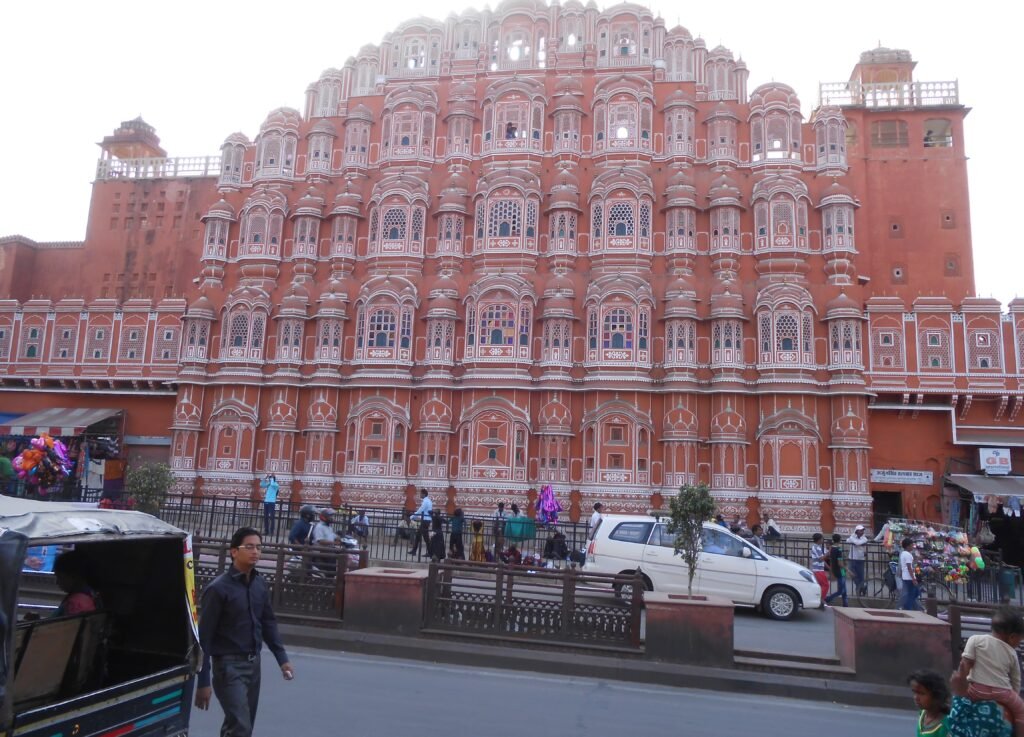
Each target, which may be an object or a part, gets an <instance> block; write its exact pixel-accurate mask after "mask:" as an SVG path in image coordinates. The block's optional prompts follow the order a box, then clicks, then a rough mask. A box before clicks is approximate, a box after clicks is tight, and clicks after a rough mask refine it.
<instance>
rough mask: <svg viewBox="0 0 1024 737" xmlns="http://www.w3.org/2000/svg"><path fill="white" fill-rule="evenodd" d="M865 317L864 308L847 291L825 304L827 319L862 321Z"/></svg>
mask: <svg viewBox="0 0 1024 737" xmlns="http://www.w3.org/2000/svg"><path fill="white" fill-rule="evenodd" d="M862 316H863V308H862V307H861V305H860V304H859V303H858V302H857V301H856V300H855V299H852V298H851V297H850V296H849V295H848V294H846V292H845V291H843V292H840V293H839V294H838V295H837V296H836V297H833V298H832V299H830V300H829V301H828V302H826V303H825V319H826V320H836V319H839V318H843V317H846V318H851V317H852V318H854V319H860V318H861V317H862Z"/></svg>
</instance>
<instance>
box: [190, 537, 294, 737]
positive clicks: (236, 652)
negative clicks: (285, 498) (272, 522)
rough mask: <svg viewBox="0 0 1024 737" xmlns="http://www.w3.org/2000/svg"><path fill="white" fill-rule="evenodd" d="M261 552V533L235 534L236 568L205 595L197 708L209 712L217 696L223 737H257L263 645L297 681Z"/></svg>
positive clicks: (286, 675)
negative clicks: (262, 571)
mask: <svg viewBox="0 0 1024 737" xmlns="http://www.w3.org/2000/svg"><path fill="white" fill-rule="evenodd" d="M262 549H263V541H262V539H261V538H260V533H259V532H258V531H257V530H255V529H253V528H252V527H243V528H241V529H239V530H238V531H236V532H235V534H234V535H232V536H231V550H230V552H231V567H230V568H229V569H228V570H227V571H226V572H225V573H222V574H221V575H219V576H217V578H215V579H214V580H213V581H211V582H210V585H209V586H207V587H206V589H205V590H204V591H203V598H202V604H201V607H200V616H199V644H200V645H201V646H202V648H203V669H202V670H201V671H200V672H199V687H198V688H197V689H196V706H197V707H198V708H200V709H208V708H210V694H211V690H212V691H213V692H214V693H216V694H217V700H218V701H220V705H221V708H223V709H224V725H223V726H222V727H221V731H220V734H221V737H250V735H252V728H253V724H254V723H255V721H256V706H257V704H258V703H259V697H260V650H262V649H263V643H264V642H265V643H267V647H268V648H270V652H272V653H273V654H274V657H275V658H277V662H278V665H280V666H281V674H282V675H283V676H284V679H285V680H286V681H290V680H291V679H292V678H294V677H295V671H294V670H293V668H292V664H291V663H289V662H288V653H286V652H285V649H284V644H283V643H282V642H281V636H280V634H278V631H277V619H276V618H275V617H274V612H273V610H272V609H271V608H270V592H269V590H268V589H267V584H266V582H265V581H264V580H263V577H262V576H260V574H259V573H258V572H257V571H256V563H258V562H259V559H260V553H261V551H262ZM211 660H212V663H211ZM211 678H212V681H213V688H212V689H211V688H210V681H211Z"/></svg>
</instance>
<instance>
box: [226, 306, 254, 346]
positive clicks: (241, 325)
mask: <svg viewBox="0 0 1024 737" xmlns="http://www.w3.org/2000/svg"><path fill="white" fill-rule="evenodd" d="M228 335H229V338H228V345H230V346H231V347H232V348H243V347H245V344H246V342H247V341H248V339H249V315H248V313H245V312H237V313H235V315H234V316H233V317H232V318H231V328H230V332H229V333H228Z"/></svg>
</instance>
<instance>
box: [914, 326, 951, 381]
mask: <svg viewBox="0 0 1024 737" xmlns="http://www.w3.org/2000/svg"><path fill="white" fill-rule="evenodd" d="M949 349H950V339H949V331H948V330H935V329H924V330H922V331H921V333H920V337H919V338H918V355H919V356H920V364H921V369H943V370H947V371H948V370H949V368H950V366H951V365H952V361H951V358H950V350H949Z"/></svg>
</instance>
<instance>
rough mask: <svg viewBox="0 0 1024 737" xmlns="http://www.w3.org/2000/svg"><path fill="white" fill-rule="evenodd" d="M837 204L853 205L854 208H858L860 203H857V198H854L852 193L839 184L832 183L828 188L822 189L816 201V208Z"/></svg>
mask: <svg viewBox="0 0 1024 737" xmlns="http://www.w3.org/2000/svg"><path fill="white" fill-rule="evenodd" d="M837 204H845V205H854V206H855V207H859V206H860V203H859V202H858V201H857V198H856V197H854V195H853V192H851V191H850V190H848V189H847V188H846V187H844V186H843V185H841V184H840V183H839V182H836V181H833V182H832V183H831V184H829V185H828V186H826V187H823V188H822V190H821V196H820V197H819V199H818V207H824V206H825V205H837Z"/></svg>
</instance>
